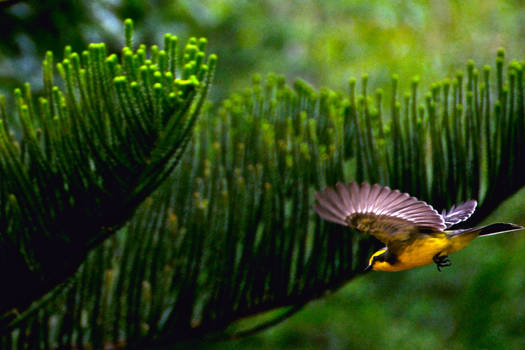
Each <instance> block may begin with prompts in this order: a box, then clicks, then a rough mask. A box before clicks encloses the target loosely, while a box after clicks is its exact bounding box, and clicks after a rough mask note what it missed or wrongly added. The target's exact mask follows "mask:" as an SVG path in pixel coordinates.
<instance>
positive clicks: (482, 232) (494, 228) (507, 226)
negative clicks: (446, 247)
mask: <svg viewBox="0 0 525 350" xmlns="http://www.w3.org/2000/svg"><path fill="white" fill-rule="evenodd" d="M522 229H523V227H522V226H519V225H515V224H511V223H504V222H497V223H495V224H490V225H487V226H481V227H473V228H467V229H464V230H456V231H454V232H453V233H452V234H451V235H450V236H451V237H454V236H458V235H465V234H468V233H475V232H478V231H479V234H478V236H479V237H481V236H483V237H487V236H494V235H499V234H500V233H505V232H511V231H517V230H522Z"/></svg>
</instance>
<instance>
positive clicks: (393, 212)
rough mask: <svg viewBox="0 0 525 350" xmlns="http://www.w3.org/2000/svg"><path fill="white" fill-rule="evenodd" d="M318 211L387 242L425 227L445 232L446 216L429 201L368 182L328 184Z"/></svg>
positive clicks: (318, 195) (319, 197) (318, 194)
mask: <svg viewBox="0 0 525 350" xmlns="http://www.w3.org/2000/svg"><path fill="white" fill-rule="evenodd" d="M315 197H316V199H317V201H316V202H315V203H314V210H315V211H316V212H317V213H318V214H319V216H321V217H322V218H323V219H326V220H328V221H331V222H335V223H338V224H341V225H345V226H350V227H352V228H355V229H357V230H359V231H362V232H365V233H368V234H370V235H372V236H374V237H376V238H377V239H379V240H380V241H382V242H383V243H385V244H386V245H390V244H391V243H392V242H394V241H399V240H405V239H408V238H410V235H411V234H412V233H415V232H417V231H419V230H420V228H425V229H427V230H429V231H443V230H444V229H445V222H444V220H443V217H442V216H441V215H439V213H438V212H437V211H436V210H435V209H434V208H432V207H431V206H430V205H428V204H427V203H425V202H423V201H420V200H418V199H417V198H415V197H411V196H410V195H408V194H407V193H401V192H399V190H391V189H390V188H389V187H387V186H385V187H383V186H380V185H378V184H375V185H373V186H370V185H369V184H367V183H363V184H361V186H359V185H358V184H357V183H355V182H350V183H349V184H347V185H345V184H343V183H340V182H338V183H337V184H336V186H335V188H332V187H327V188H325V189H324V190H323V191H321V192H316V194H315Z"/></svg>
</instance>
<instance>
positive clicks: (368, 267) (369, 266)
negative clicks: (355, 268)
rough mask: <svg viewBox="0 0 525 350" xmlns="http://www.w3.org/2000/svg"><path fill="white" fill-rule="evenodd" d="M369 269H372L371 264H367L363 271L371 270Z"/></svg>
mask: <svg viewBox="0 0 525 350" xmlns="http://www.w3.org/2000/svg"><path fill="white" fill-rule="evenodd" d="M371 270H372V265H368V266H367V267H365V269H364V270H363V272H368V271H371Z"/></svg>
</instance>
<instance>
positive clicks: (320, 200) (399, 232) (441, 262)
mask: <svg viewBox="0 0 525 350" xmlns="http://www.w3.org/2000/svg"><path fill="white" fill-rule="evenodd" d="M315 197H316V202H315V203H314V210H315V211H316V212H317V214H319V216H321V217H322V218H323V219H325V220H328V221H331V222H335V223H337V224H340V225H343V226H348V227H350V228H352V229H356V230H358V231H361V232H363V233H367V234H370V235H372V236H374V237H375V238H377V239H378V240H380V241H381V242H383V243H384V244H385V247H384V248H381V249H379V250H378V251H377V252H375V253H374V254H372V256H371V257H370V259H369V264H368V266H367V267H366V268H365V271H369V270H376V271H401V270H407V269H411V268H414V267H418V266H423V265H428V264H430V263H432V262H434V263H435V264H436V266H437V269H438V270H439V271H441V269H442V268H443V267H446V266H450V265H451V262H450V259H449V258H448V256H449V255H450V254H452V253H454V252H457V251H458V250H461V249H463V248H464V247H466V246H467V245H468V244H469V243H470V242H471V241H472V240H473V239H474V238H476V237H481V236H492V235H496V234H500V233H503V232H509V231H516V230H521V229H523V227H521V226H518V225H515V224H511V223H495V224H491V225H487V226H482V227H475V228H467V229H456V230H454V229H449V228H450V227H451V226H453V225H455V224H457V223H459V222H462V221H465V220H467V219H468V218H469V217H470V216H471V215H472V213H473V212H474V210H475V209H476V205H477V202H476V201H475V200H469V201H466V202H464V203H461V204H459V205H458V206H452V208H450V210H448V211H443V212H442V213H441V214H439V213H438V212H437V211H436V210H435V209H434V208H432V206H430V205H429V204H427V203H425V202H423V201H420V200H418V199H417V198H415V197H412V196H410V195H409V194H408V193H402V192H400V191H399V190H391V189H390V188H389V187H388V186H381V185H378V184H375V185H370V184H368V183H363V184H361V186H359V185H358V184H357V183H355V182H350V183H348V184H343V183H341V182H339V183H337V184H336V185H335V187H326V188H325V189H324V190H323V191H321V192H316V194H315Z"/></svg>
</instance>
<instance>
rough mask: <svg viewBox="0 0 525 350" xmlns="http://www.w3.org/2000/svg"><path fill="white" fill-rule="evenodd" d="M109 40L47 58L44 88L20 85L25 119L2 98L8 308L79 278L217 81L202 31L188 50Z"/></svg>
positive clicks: (174, 151) (1, 269) (0, 194)
mask: <svg viewBox="0 0 525 350" xmlns="http://www.w3.org/2000/svg"><path fill="white" fill-rule="evenodd" d="M125 30H126V44H127V46H125V47H124V48H123V49H122V53H121V55H120V57H119V56H117V55H116V54H110V55H108V54H107V52H106V47H105V45H104V44H91V45H90V46H89V48H88V50H86V51H83V52H82V53H80V54H78V53H75V52H72V50H71V49H70V48H69V47H67V48H66V49H65V51H64V59H63V60H62V61H61V62H59V63H58V64H56V71H57V72H58V75H59V79H57V81H56V82H55V78H56V76H55V73H54V67H55V64H54V56H53V54H52V53H51V52H48V53H47V55H46V58H45V60H44V62H43V77H44V91H45V93H44V95H43V96H41V97H39V98H38V99H36V98H34V97H33V96H32V94H31V90H30V87H29V85H28V84H26V85H25V86H24V88H23V89H17V90H15V102H16V109H17V116H16V117H13V116H11V115H9V114H8V113H7V110H6V107H5V100H4V98H3V97H2V99H1V100H0V177H1V178H2V179H3V181H2V183H1V184H0V256H1V260H0V276H2V278H3V280H4V281H9V283H6V284H5V285H3V288H2V294H3V297H2V300H1V301H0V314H3V313H4V312H8V311H9V310H11V309H13V308H16V309H18V311H19V312H22V311H23V310H24V309H26V308H27V307H28V306H29V304H30V303H31V302H33V301H35V300H36V299H38V298H39V297H41V296H42V295H44V294H45V293H47V292H48V291H50V290H51V289H52V288H54V287H56V286H57V285H58V284H60V283H62V282H63V281H64V280H66V279H67V278H68V277H70V276H71V275H73V274H74V273H75V271H76V270H77V268H78V266H79V265H80V264H81V263H82V261H83V260H84V259H85V257H86V254H87V252H88V251H89V250H90V249H92V248H93V247H95V246H97V245H98V244H99V243H100V242H102V241H104V240H105V239H106V238H107V237H108V236H110V235H112V234H113V233H114V232H115V231H116V230H117V229H118V228H120V227H121V226H122V225H124V224H125V223H126V221H127V220H129V218H130V217H131V216H132V215H133V213H134V211H135V209H136V208H137V206H138V205H139V204H140V203H142V202H143V200H144V199H145V198H146V197H147V196H148V195H150V194H151V193H152V191H153V190H154V189H155V188H157V187H158V186H159V185H160V184H161V183H162V181H163V180H164V179H165V178H166V177H167V176H168V175H169V174H170V172H171V171H172V170H173V168H174V167H175V166H176V165H177V163H178V161H177V160H178V159H179V158H180V155H181V154H182V153H183V152H184V149H185V146H186V144H187V143H188V140H189V138H190V137H191V132H192V129H193V125H194V124H195V121H196V119H197V117H198V115H199V113H200V109H201V106H202V104H203V102H204V100H205V99H206V94H207V91H208V88H209V85H210V83H211V78H212V76H213V71H214V68H215V62H216V58H215V56H213V55H212V56H210V57H209V59H208V61H207V62H206V61H205V55H204V51H203V50H204V48H205V45H206V41H205V39H200V40H196V39H194V38H192V39H190V40H189V42H188V44H187V45H186V47H185V48H184V51H183V53H182V56H181V57H180V58H179V57H177V56H178V52H177V51H178V50H177V43H178V39H177V37H175V36H172V35H170V34H167V35H166V37H165V48H164V49H163V50H160V49H159V48H158V47H156V46H152V47H151V48H150V49H149V51H147V50H146V47H145V46H144V45H140V46H139V47H138V49H136V50H135V49H133V47H132V32H133V28H132V22H131V21H130V20H128V21H126V23H125Z"/></svg>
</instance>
